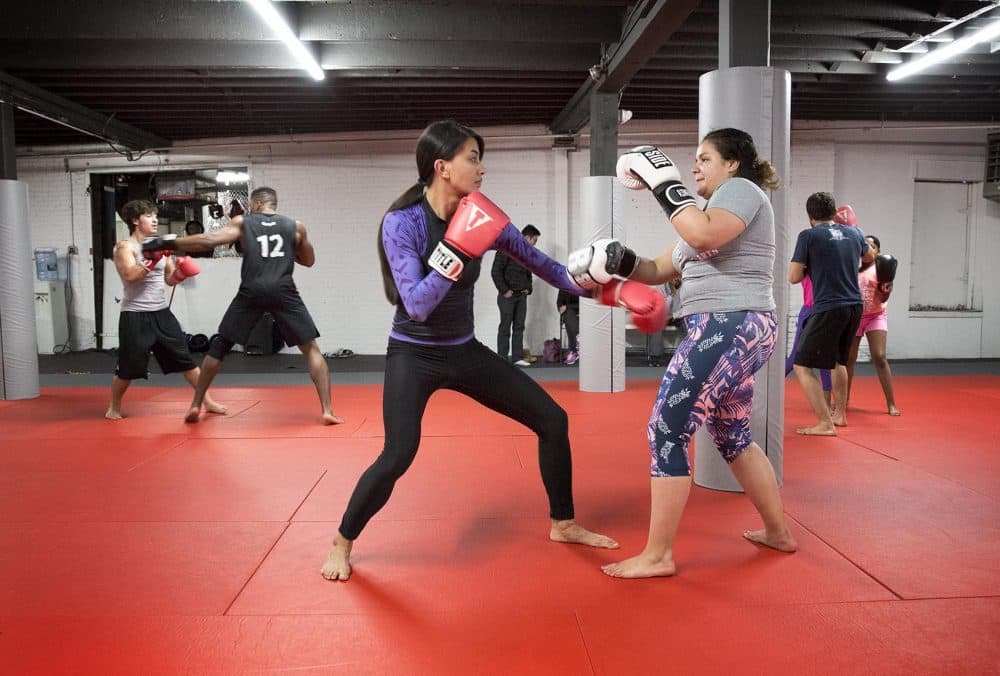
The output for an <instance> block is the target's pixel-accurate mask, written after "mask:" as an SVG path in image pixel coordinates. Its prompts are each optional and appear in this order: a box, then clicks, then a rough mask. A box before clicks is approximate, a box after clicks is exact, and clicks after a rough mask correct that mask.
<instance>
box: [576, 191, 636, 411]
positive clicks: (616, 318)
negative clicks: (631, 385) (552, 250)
mask: <svg viewBox="0 0 1000 676" xmlns="http://www.w3.org/2000/svg"><path fill="white" fill-rule="evenodd" d="M624 197H625V196H624V188H623V187H622V185H621V183H619V182H618V179H617V178H616V177H614V176H585V177H583V178H581V179H580V213H581V214H582V215H583V217H582V218H581V219H580V220H579V221H578V222H577V223H576V224H574V226H573V227H575V228H576V232H575V233H574V236H573V237H572V241H573V242H579V243H580V246H581V247H583V246H586V245H587V244H590V243H591V242H593V241H594V240H597V239H601V238H604V237H610V238H614V239H618V240H622V241H626V238H625V226H624V225H622V222H621V212H622V207H623V206H624V203H625V199H624ZM625 319H626V317H625V310H622V309H621V308H612V307H608V306H606V305H601V304H600V303H598V302H597V301H594V300H589V299H587V298H581V299H580V361H579V362H578V363H579V365H580V366H579V368H580V390H581V391H583V392H621V391H622V390H624V389H625Z"/></svg>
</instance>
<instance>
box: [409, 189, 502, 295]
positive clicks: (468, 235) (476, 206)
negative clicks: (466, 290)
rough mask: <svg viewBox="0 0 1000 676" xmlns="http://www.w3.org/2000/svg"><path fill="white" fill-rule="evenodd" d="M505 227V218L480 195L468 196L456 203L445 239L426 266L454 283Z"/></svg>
mask: <svg viewBox="0 0 1000 676" xmlns="http://www.w3.org/2000/svg"><path fill="white" fill-rule="evenodd" d="M508 223H510V219H509V218H507V214H505V213H504V212H503V210H501V209H500V207H498V206H497V205H495V204H493V202H491V201H490V200H489V199H487V198H486V197H485V196H484V195H483V194H482V193H479V192H474V193H469V194H468V195H466V196H465V197H463V198H462V201H461V202H459V203H458V209H456V210H455V214H454V215H453V216H452V217H451V221H450V222H449V223H448V230H447V231H446V232H445V233H444V239H443V240H442V241H440V242H438V245H437V247H436V248H435V249H434V251H433V253H431V257H430V261H428V263H429V265H430V266H431V267H432V268H434V269H435V270H437V271H438V272H440V273H441V274H442V275H444V276H445V277H447V278H448V279H450V280H452V281H457V280H458V278H459V277H461V276H462V271H463V270H464V269H465V264H466V263H468V262H469V261H470V260H472V259H473V258H479V257H480V256H482V255H483V253H484V252H485V251H486V250H487V249H489V248H490V246H492V245H493V242H495V241H496V239H497V236H498V235H499V234H500V231H501V230H503V229H504V228H505V227H507V224H508Z"/></svg>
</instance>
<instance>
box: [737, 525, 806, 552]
mask: <svg viewBox="0 0 1000 676" xmlns="http://www.w3.org/2000/svg"><path fill="white" fill-rule="evenodd" d="M743 537H745V538H746V539H747V540H749V541H750V542H753V543H756V544H758V545H764V546H765V547H770V548H771V549H777V550H778V551H779V552H788V553H789V554H791V553H792V552H794V551H796V550H797V549H798V548H799V543H798V542H796V541H795V538H794V537H793V536H792V533H791V531H788V530H786V531H785V532H784V533H783V534H781V535H768V533H767V531H766V530H764V529H761V530H745V531H743Z"/></svg>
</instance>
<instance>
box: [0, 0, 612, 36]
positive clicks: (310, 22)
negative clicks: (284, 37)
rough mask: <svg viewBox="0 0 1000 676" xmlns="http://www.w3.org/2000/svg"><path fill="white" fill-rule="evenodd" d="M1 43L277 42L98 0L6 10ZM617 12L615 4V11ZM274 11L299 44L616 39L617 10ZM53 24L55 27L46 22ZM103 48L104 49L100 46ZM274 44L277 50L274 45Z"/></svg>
mask: <svg viewBox="0 0 1000 676" xmlns="http://www.w3.org/2000/svg"><path fill="white" fill-rule="evenodd" d="M7 4H9V5H10V6H9V7H8V6H5V8H4V21H3V22H2V24H0V38H2V39H19V38H22V37H24V36H31V37H32V38H33V39H36V40H59V41H63V42H69V41H74V40H79V39H81V38H89V37H95V38H97V37H103V36H106V35H108V33H109V27H113V31H114V36H115V37H114V40H118V41H139V42H142V41H145V40H147V39H149V38H150V37H155V38H156V39H157V40H163V41H167V42H183V41H204V42H211V43H215V44H218V43H219V42H231V41H238V42H245V43H266V42H278V41H277V38H276V36H275V35H274V32H273V31H272V30H271V28H270V27H269V26H267V24H265V23H264V22H263V21H261V19H260V17H259V16H258V15H257V13H256V12H255V11H254V10H253V8H252V7H251V6H250V5H249V4H247V3H245V2H177V1H176V0H102V2H60V3H59V7H58V10H55V11H57V12H58V16H57V17H53V11H54V10H53V7H52V4H53V3H49V2H21V3H7ZM619 4H621V3H619ZM276 6H277V9H278V11H279V12H281V13H282V14H283V15H284V16H285V17H286V19H287V20H288V22H289V25H290V26H291V27H292V30H293V31H295V32H296V34H297V36H298V37H299V39H300V40H302V41H303V42H305V43H310V42H317V43H319V42H340V41H343V42H371V41H375V42H379V41H387V40H396V41H403V42H407V41H418V42H422V41H432V40H443V41H452V40H469V39H470V35H472V34H474V35H475V36H476V37H479V38H482V39H483V40H492V41H497V42H522V43H527V42H543V43H546V44H552V43H573V42H577V43H594V42H612V41H614V40H616V39H618V26H619V23H620V15H621V7H616V6H609V7H593V8H590V9H588V10H587V11H585V12H581V11H572V10H571V11H567V9H566V8H564V7H559V6H539V5H522V6H518V5H511V3H500V2H494V3H491V4H479V5H477V4H475V3H467V2H450V3H439V4H438V5H437V6H435V5H433V4H428V3H414V2H402V1H395V2H392V1H386V0H381V1H380V2H378V3H372V2H358V3H349V2H330V3H321V2H315V3H314V2H308V3H306V2H301V3H300V2H278V3H276ZM54 18H57V20H53V19H54ZM105 42H110V40H106V41H105ZM279 44H280V43H279Z"/></svg>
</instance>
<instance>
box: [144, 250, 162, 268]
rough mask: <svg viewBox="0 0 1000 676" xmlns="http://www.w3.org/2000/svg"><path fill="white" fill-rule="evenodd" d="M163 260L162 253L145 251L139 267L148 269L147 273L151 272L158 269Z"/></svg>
mask: <svg viewBox="0 0 1000 676" xmlns="http://www.w3.org/2000/svg"><path fill="white" fill-rule="evenodd" d="M161 258H163V252H162V251H144V252H143V254H142V260H141V261H140V262H139V265H141V266H142V267H144V268H146V271H147V272H149V271H152V269H153V268H155V267H156V265H157V264H158V263H159V262H160V259H161Z"/></svg>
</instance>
